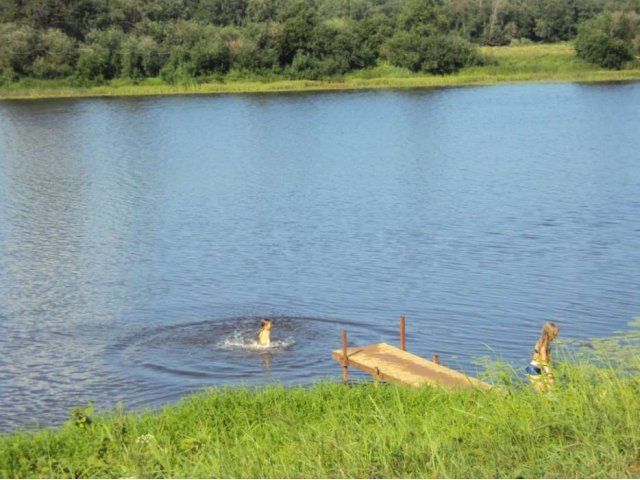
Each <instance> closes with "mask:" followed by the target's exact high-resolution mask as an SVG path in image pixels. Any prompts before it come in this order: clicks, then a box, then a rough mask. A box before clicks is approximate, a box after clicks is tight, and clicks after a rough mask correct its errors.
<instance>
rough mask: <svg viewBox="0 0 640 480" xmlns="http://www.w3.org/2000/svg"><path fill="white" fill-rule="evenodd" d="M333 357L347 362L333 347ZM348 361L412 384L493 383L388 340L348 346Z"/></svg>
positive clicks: (459, 385) (454, 385) (394, 380)
mask: <svg viewBox="0 0 640 480" xmlns="http://www.w3.org/2000/svg"><path fill="white" fill-rule="evenodd" d="M332 357H333V359H334V360H336V361H338V362H339V363H340V364H341V365H344V357H343V354H342V350H334V351H333V354H332ZM347 365H348V366H349V367H355V368H357V369H359V370H362V371H364V372H366V373H369V374H371V375H373V377H374V378H375V379H376V380H383V381H387V382H392V383H399V384H402V385H408V386H411V387H419V386H421V385H439V386H441V387H445V388H448V389H455V388H482V389H488V388H491V387H492V386H491V385H490V384H488V383H485V382H483V381H481V380H478V379H477V378H473V377H469V376H467V375H465V374H463V373H461V372H458V371H457V370H453V369H451V368H447V367H445V366H444V365H439V364H437V363H434V362H432V361H430V360H426V359H424V358H422V357H419V356H417V355H414V354H413V353H409V352H405V351H403V350H400V349H399V348H396V347H393V346H391V345H389V344H387V343H376V344H373V345H365V346H364V347H352V348H347Z"/></svg>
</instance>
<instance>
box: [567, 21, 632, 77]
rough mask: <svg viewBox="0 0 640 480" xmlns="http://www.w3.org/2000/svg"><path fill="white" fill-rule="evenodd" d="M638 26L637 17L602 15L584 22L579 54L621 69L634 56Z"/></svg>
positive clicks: (579, 40) (589, 60)
mask: <svg viewBox="0 0 640 480" xmlns="http://www.w3.org/2000/svg"><path fill="white" fill-rule="evenodd" d="M635 29H636V25H635V22H634V21H633V17H628V16H626V15H623V14H616V15H613V14H611V13H604V14H601V15H599V16H598V17H595V18H593V19H591V20H588V21H586V22H584V23H583V24H581V25H580V27H579V29H578V36H577V37H576V42H575V47H576V53H577V55H578V57H579V58H581V59H583V60H585V61H587V62H589V63H595V64H596V65H600V66H601V67H604V68H611V69H618V70H619V69H621V68H622V67H623V66H624V64H625V63H626V62H628V61H630V60H632V59H633V54H634V47H633V38H634V36H635Z"/></svg>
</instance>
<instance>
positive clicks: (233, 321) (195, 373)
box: [115, 316, 354, 386]
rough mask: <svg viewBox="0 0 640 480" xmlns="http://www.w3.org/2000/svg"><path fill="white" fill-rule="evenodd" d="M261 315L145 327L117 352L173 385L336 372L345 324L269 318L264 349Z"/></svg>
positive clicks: (297, 378) (308, 378)
mask: <svg viewBox="0 0 640 480" xmlns="http://www.w3.org/2000/svg"><path fill="white" fill-rule="evenodd" d="M260 318H261V317H256V316H251V317H238V318H230V319H221V320H211V321H203V322H197V323H189V324H182V325H174V326H165V327H159V328H147V329H144V330H142V331H140V332H139V333H137V334H136V335H134V336H132V337H130V338H128V339H126V340H124V341H123V342H121V343H120V344H119V345H118V346H116V348H115V350H117V351H119V356H120V362H121V363H122V364H121V367H122V368H123V369H124V370H129V373H130V374H133V373H134V372H132V371H130V369H135V371H136V373H141V374H143V375H144V376H145V377H149V376H150V377H152V378H153V379H154V380H162V381H170V383H172V384H175V383H176V382H179V383H188V384H190V385H199V386H206V385H224V384H242V383H245V384H266V383H273V382H280V383H284V384H299V383H310V382H312V381H314V380H316V379H320V378H326V377H327V376H330V375H335V374H336V371H338V370H336V366H335V362H333V361H332V360H331V349H332V348H339V341H340V340H339V339H340V333H339V332H340V329H341V328H344V326H345V322H342V321H340V322H338V321H333V320H327V319H320V318H308V317H284V316H281V317H278V316H270V317H269V318H272V319H273V329H272V333H271V344H270V345H269V346H266V347H265V346H261V345H259V344H258V343H257V336H258V332H259V330H260ZM353 326H354V325H352V326H351V327H349V328H352V327H353ZM329 339H331V340H329ZM163 383H164V382H163Z"/></svg>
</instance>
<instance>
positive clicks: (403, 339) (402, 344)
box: [400, 315, 407, 352]
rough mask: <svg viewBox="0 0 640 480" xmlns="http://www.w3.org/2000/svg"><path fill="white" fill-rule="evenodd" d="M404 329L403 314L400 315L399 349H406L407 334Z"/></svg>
mask: <svg viewBox="0 0 640 480" xmlns="http://www.w3.org/2000/svg"><path fill="white" fill-rule="evenodd" d="M406 333H407V332H406V330H405V322H404V315H403V316H401V317H400V350H402V351H404V352H406V351H407V334H406Z"/></svg>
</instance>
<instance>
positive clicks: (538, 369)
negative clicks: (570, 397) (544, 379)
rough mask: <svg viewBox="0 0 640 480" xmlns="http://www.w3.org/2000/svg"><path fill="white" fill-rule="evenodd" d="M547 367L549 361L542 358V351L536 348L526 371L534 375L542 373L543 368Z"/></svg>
mask: <svg viewBox="0 0 640 480" xmlns="http://www.w3.org/2000/svg"><path fill="white" fill-rule="evenodd" d="M546 367H547V362H545V361H544V360H542V359H541V358H540V352H539V351H538V349H537V348H536V349H535V350H534V353H533V357H532V359H531V363H529V365H527V368H526V369H525V371H526V372H527V373H528V374H529V375H533V376H535V375H542V373H543V369H546Z"/></svg>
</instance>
